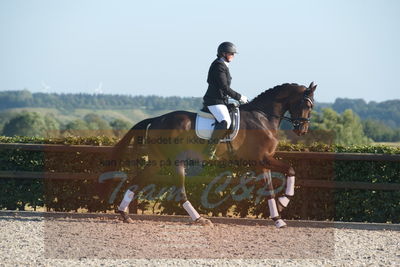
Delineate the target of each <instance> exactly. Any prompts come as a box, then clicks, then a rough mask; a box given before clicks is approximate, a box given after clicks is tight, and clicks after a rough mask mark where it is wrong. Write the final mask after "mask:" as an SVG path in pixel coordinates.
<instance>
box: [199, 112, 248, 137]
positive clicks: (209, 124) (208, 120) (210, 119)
mask: <svg viewBox="0 0 400 267" xmlns="http://www.w3.org/2000/svg"><path fill="white" fill-rule="evenodd" d="M215 122H216V120H215V118H214V116H213V115H212V114H211V113H207V112H203V111H199V112H198V113H197V116H196V127H195V128H196V135H197V136H198V137H199V138H201V139H206V140H209V139H210V138H211V135H212V132H213V130H214V126H215V125H214V124H215ZM232 123H234V125H235V128H234V129H233V132H232V133H231V134H230V135H229V136H228V137H227V138H225V139H222V140H221V142H227V141H231V140H233V139H234V138H235V137H236V135H237V133H238V131H239V124H240V112H239V110H238V111H237V112H236V113H235V115H234V117H233V118H232Z"/></svg>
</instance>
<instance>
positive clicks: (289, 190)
mask: <svg viewBox="0 0 400 267" xmlns="http://www.w3.org/2000/svg"><path fill="white" fill-rule="evenodd" d="M285 194H286V195H288V196H294V176H289V177H288V178H287V179H286V192H285Z"/></svg>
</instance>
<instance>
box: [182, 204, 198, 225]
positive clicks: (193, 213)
mask: <svg viewBox="0 0 400 267" xmlns="http://www.w3.org/2000/svg"><path fill="white" fill-rule="evenodd" d="M182 206H183V208H184V209H185V210H186V212H187V213H188V214H189V215H190V218H192V220H193V221H195V220H197V219H198V218H200V214H199V213H197V211H196V210H195V209H194V208H193V206H192V204H190V202H189V201H186V202H185V203H183V204H182Z"/></svg>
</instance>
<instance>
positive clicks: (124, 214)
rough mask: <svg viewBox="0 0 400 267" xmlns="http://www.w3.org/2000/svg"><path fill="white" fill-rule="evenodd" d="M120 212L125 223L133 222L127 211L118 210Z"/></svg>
mask: <svg viewBox="0 0 400 267" xmlns="http://www.w3.org/2000/svg"><path fill="white" fill-rule="evenodd" d="M118 212H119V214H120V215H121V220H122V221H123V222H124V223H133V220H132V219H131V218H130V217H129V215H128V213H126V212H125V211H118Z"/></svg>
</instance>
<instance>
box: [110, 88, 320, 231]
mask: <svg viewBox="0 0 400 267" xmlns="http://www.w3.org/2000/svg"><path fill="white" fill-rule="evenodd" d="M316 87H317V85H315V84H314V82H312V83H311V84H310V85H309V86H308V87H306V86H304V85H298V84H295V83H290V84H289V83H285V84H282V85H278V86H275V87H273V88H272V89H268V90H266V91H264V92H262V93H261V94H259V95H258V96H257V97H255V98H254V99H253V100H251V101H250V102H248V103H246V104H243V105H241V106H240V129H239V131H238V133H237V136H236V138H235V139H233V140H232V141H231V142H230V146H226V145H223V144H222V143H219V144H218V145H217V146H216V153H215V155H216V157H217V158H218V159H231V158H232V157H233V158H241V159H247V160H253V161H254V162H260V163H262V164H257V166H255V167H254V169H253V171H254V172H255V173H256V174H259V175H261V177H262V179H263V181H264V182H265V185H267V188H269V189H270V190H273V188H272V182H271V177H270V172H271V170H272V171H276V172H280V173H282V174H284V175H285V177H286V187H285V192H284V193H283V194H282V195H281V196H280V197H276V196H275V194H270V195H269V196H268V197H267V203H268V207H269V212H270V217H271V218H272V220H273V221H274V224H275V226H276V227H277V228H283V227H286V226H287V225H286V223H285V222H284V220H283V219H282V218H281V217H280V215H279V212H280V211H282V210H283V209H284V208H285V207H287V205H288V203H289V201H290V199H291V198H292V197H293V196H294V186H295V171H294V169H293V168H292V167H291V166H290V165H289V164H287V163H285V162H282V161H280V160H277V159H275V158H274V153H275V150H276V148H277V145H278V129H279V126H280V124H281V122H282V120H287V121H289V122H291V123H292V125H293V131H294V133H295V134H297V135H298V136H302V135H304V134H306V133H307V131H308V128H309V124H310V116H311V111H312V109H313V106H314V91H315V89H316ZM286 112H289V114H290V117H287V116H285V113H286ZM196 115H197V114H196V113H194V112H188V111H174V112H170V113H167V114H164V115H161V116H158V117H154V118H148V119H145V120H143V121H140V122H139V123H137V124H136V125H134V126H133V127H132V128H131V129H130V130H129V131H128V132H127V133H126V134H125V135H124V136H123V138H122V139H121V140H120V141H119V142H118V143H117V144H116V145H115V146H114V148H113V155H114V156H113V157H114V158H118V157H121V155H122V154H123V153H124V151H127V148H128V146H129V145H130V143H131V141H132V139H133V140H134V144H133V151H135V149H138V148H139V146H140V145H142V144H143V143H146V146H145V153H144V154H146V155H147V157H148V160H149V161H150V160H151V161H152V162H157V161H162V160H166V159H171V158H172V159H175V160H176V159H178V161H175V162H178V164H175V166H174V173H173V175H172V176H171V177H172V178H171V179H172V181H173V183H175V184H176V185H177V188H178V189H179V194H180V203H181V205H182V207H183V208H184V209H185V210H186V212H187V213H188V214H189V216H190V218H191V220H192V221H193V223H199V224H202V225H211V226H212V222H211V221H210V220H209V219H206V218H204V217H203V216H200V214H199V213H198V212H197V211H196V209H194V207H193V206H192V204H191V203H190V201H189V200H188V198H187V195H186V191H185V164H184V159H188V158H196V157H199V155H200V156H201V157H202V155H203V154H202V152H203V151H204V150H205V146H207V145H208V144H207V142H185V140H193V139H196V138H197V139H196V140H198V137H197V136H196V133H195V123H196ZM159 169H160V165H157V164H153V165H152V166H149V165H146V166H144V167H143V168H141V169H140V170H139V171H138V173H137V174H136V175H135V177H134V180H135V182H136V184H143V183H144V182H145V181H146V177H151V176H152V175H154V174H155V173H156V171H157V170H159ZM136 189H137V187H136ZM134 191H135V190H134V189H133V187H132V188H129V189H128V190H126V192H125V194H124V197H123V199H122V201H121V203H120V205H119V206H118V212H119V214H120V216H121V219H122V220H123V221H124V222H126V223H131V222H133V220H132V219H131V218H130V217H129V215H128V212H127V210H128V206H129V204H130V202H131V201H132V200H133V198H134V195H135V192H134Z"/></svg>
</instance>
